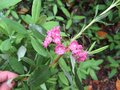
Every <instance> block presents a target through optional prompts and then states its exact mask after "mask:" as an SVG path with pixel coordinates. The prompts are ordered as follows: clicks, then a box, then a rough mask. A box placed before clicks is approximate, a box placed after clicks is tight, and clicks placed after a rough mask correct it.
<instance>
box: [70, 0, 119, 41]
mask: <svg viewBox="0 0 120 90" xmlns="http://www.w3.org/2000/svg"><path fill="white" fill-rule="evenodd" d="M119 3H120V0H118V1H116V2H114V1H113V3H112V4H111V5H110V6H109V7H108V8H107V9H106V10H105V11H104V12H102V13H101V14H100V15H98V16H97V17H95V18H94V19H93V20H92V21H91V22H90V23H89V24H88V25H87V26H85V27H83V28H82V29H81V31H80V32H79V33H78V34H77V35H76V36H74V37H73V38H72V39H71V41H74V40H76V39H77V38H79V37H80V36H81V34H82V33H83V32H84V31H85V30H86V29H88V28H89V27H90V26H91V25H92V24H93V23H95V22H96V21H97V20H98V17H100V19H102V18H101V17H102V16H103V15H105V14H106V13H107V12H108V11H110V10H111V9H112V8H113V7H115V6H117V5H119Z"/></svg>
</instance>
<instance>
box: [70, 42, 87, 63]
mask: <svg viewBox="0 0 120 90" xmlns="http://www.w3.org/2000/svg"><path fill="white" fill-rule="evenodd" d="M69 49H70V50H71V51H72V55H73V57H74V58H75V59H76V61H77V62H78V63H79V62H82V61H85V60H86V58H87V52H86V51H84V50H83V47H82V45H79V44H78V42H77V41H73V42H71V43H70V46H69Z"/></svg>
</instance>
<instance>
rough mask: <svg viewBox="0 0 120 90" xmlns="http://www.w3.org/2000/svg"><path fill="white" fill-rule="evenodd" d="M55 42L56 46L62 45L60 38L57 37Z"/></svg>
mask: <svg viewBox="0 0 120 90" xmlns="http://www.w3.org/2000/svg"><path fill="white" fill-rule="evenodd" d="M53 42H54V43H55V44H60V43H61V40H60V37H55V38H54V39H53Z"/></svg>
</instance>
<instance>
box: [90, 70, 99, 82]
mask: <svg viewBox="0 0 120 90" xmlns="http://www.w3.org/2000/svg"><path fill="white" fill-rule="evenodd" d="M90 76H91V77H92V79H94V80H98V78H97V76H96V73H95V71H94V70H92V69H90Z"/></svg>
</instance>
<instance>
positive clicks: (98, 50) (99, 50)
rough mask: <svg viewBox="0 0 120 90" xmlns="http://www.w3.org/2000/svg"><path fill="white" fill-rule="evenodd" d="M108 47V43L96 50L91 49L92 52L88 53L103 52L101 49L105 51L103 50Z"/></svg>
mask: <svg viewBox="0 0 120 90" xmlns="http://www.w3.org/2000/svg"><path fill="white" fill-rule="evenodd" d="M107 48H108V45H107V46H104V47H101V48H98V49H96V50H93V51H91V52H88V54H96V53H99V52H101V51H103V50H105V49H107Z"/></svg>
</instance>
